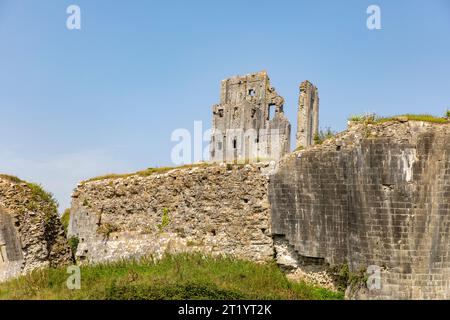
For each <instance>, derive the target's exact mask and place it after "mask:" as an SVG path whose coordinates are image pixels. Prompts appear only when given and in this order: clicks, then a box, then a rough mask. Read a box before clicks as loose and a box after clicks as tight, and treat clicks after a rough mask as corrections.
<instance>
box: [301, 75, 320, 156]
mask: <svg viewBox="0 0 450 320" xmlns="http://www.w3.org/2000/svg"><path fill="white" fill-rule="evenodd" d="M318 133H319V92H318V90H317V88H316V87H315V86H314V85H313V84H312V83H311V82H309V81H304V82H302V84H301V85H300V97H299V99H298V113H297V148H299V147H308V146H311V145H313V144H314V137H315V136H316V135H317V134H318Z"/></svg>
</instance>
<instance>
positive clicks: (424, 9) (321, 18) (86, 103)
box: [0, 0, 450, 209]
mask: <svg viewBox="0 0 450 320" xmlns="http://www.w3.org/2000/svg"><path fill="white" fill-rule="evenodd" d="M71 4H76V5H78V6H80V8H81V15H82V16H81V21H82V29H81V30H73V31H70V30H68V29H67V28H66V19H67V17H68V15H67V14H66V8H67V7H68V6H69V5H71ZM371 4H376V5H379V6H380V8H381V19H382V30H373V31H370V30H368V29H367V27H366V19H367V17H368V15H367V14H366V9H367V7H368V6H369V5H371ZM449 35H450V1H447V0H434V1H418V0H396V1H392V0H389V1H387V0H383V1H381V0H380V1H375V0H370V1H365V0H345V1H344V0H341V1H331V0H330V1H324V0H322V1H320V0H319V1H300V0H296V1H282V0H281V1H276V2H275V1H264V0H259V1H256V0H249V1H237V0H227V1H213V0H208V1H206V0H204V1H200V0H198V1H195V0H191V1H186V0H184V1H182V0H179V1H178V0H177V1H150V0H149V1H138V0H135V1H106V0H104V1H101V0H71V1H63V0H54V1H50V0H46V1H44V0H42V1H32V0H29V1H25V0H0V115H1V126H0V172H3V173H9V174H14V175H18V176H20V177H21V178H23V179H26V180H31V181H35V182H40V183H42V184H43V186H44V187H45V188H46V189H48V190H50V191H51V192H53V193H54V194H55V195H56V197H57V199H58V200H59V202H60V204H61V209H64V208H65V207H68V206H69V204H70V193H71V191H72V189H73V188H74V187H75V186H76V184H77V182H78V181H80V180H83V179H86V178H89V177H92V176H96V175H101V174H106V173H111V172H133V171H136V170H139V169H143V168H147V167H150V166H163V165H171V159H170V151H171V149H172V147H173V146H174V144H175V143H174V142H171V140H170V136H171V133H172V131H173V130H175V129H177V128H186V129H189V130H191V131H192V130H193V122H194V120H201V121H203V122H204V125H205V128H204V129H207V128H209V126H210V119H211V105H213V104H214V103H217V102H218V100H219V89H220V87H219V83H220V80H222V79H224V78H227V77H229V76H232V75H236V74H246V73H251V72H256V71H260V70H267V71H268V73H269V75H270V77H271V82H272V85H273V86H275V87H276V89H277V91H278V93H279V94H281V95H282V96H284V97H285V99H286V104H285V111H286V114H287V116H288V117H289V119H290V120H291V123H292V125H293V132H295V129H296V108H297V99H298V85H299V83H300V82H301V81H303V80H305V79H308V80H310V81H312V82H313V83H315V84H316V85H317V86H318V87H319V91H320V99H321V100H320V102H321V106H320V108H321V109H320V125H321V127H322V128H325V127H331V128H332V129H334V130H339V131H340V130H343V129H345V127H346V119H347V118H348V116H349V115H351V114H361V113H364V112H376V113H377V114H381V115H391V114H400V113H406V112H409V113H432V114H436V115H441V114H443V112H444V111H445V109H446V108H447V107H450V86H449V84H450V80H449V75H450V59H449V57H450V41H449V38H450V37H449Z"/></svg>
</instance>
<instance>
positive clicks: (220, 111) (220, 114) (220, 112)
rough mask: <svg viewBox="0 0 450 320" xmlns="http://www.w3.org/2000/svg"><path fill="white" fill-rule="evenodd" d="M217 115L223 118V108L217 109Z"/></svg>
mask: <svg viewBox="0 0 450 320" xmlns="http://www.w3.org/2000/svg"><path fill="white" fill-rule="evenodd" d="M219 117H221V118H223V109H219Z"/></svg>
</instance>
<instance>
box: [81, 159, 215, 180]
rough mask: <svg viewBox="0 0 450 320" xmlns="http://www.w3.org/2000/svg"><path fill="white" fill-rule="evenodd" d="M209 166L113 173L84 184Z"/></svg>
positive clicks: (202, 164) (194, 165) (189, 165)
mask: <svg viewBox="0 0 450 320" xmlns="http://www.w3.org/2000/svg"><path fill="white" fill-rule="evenodd" d="M208 165H209V164H208V163H195V164H186V165H183V166H179V167H159V168H148V169H145V170H142V171H138V172H134V173H124V174H115V173H111V174H107V175H103V176H99V177H95V178H91V179H89V180H85V181H83V182H82V183H86V182H92V181H101V180H107V179H112V180H114V179H123V178H128V177H132V176H141V177H146V176H149V175H152V174H155V173H165V172H168V171H170V170H174V169H189V168H195V167H205V166H208Z"/></svg>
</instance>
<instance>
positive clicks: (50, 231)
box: [0, 176, 72, 281]
mask: <svg viewBox="0 0 450 320" xmlns="http://www.w3.org/2000/svg"><path fill="white" fill-rule="evenodd" d="M70 262H72V253H71V251H70V248H69V246H68V244H67V241H66V238H65V234H64V230H63V227H62V225H61V223H60V221H59V218H58V215H57V211H56V206H55V204H54V203H53V202H52V201H49V199H45V198H43V197H42V196H41V195H40V194H39V193H36V190H33V189H32V188H31V187H30V185H29V184H27V183H25V182H22V181H19V180H18V179H16V178H13V177H8V176H0V281H4V280H7V279H9V278H12V277H15V276H18V275H21V274H24V273H27V272H29V271H32V270H34V269H37V268H43V267H57V266H61V265H65V264H67V263H70Z"/></svg>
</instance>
